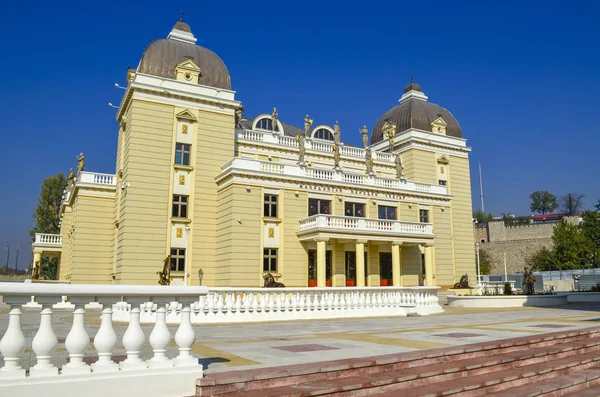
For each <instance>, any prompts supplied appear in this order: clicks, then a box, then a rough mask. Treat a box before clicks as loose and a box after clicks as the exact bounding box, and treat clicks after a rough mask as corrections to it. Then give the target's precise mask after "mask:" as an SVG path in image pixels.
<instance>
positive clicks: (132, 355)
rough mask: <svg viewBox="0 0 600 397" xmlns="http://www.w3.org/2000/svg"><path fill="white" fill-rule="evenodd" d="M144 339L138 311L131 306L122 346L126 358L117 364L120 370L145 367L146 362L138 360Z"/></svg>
mask: <svg viewBox="0 0 600 397" xmlns="http://www.w3.org/2000/svg"><path fill="white" fill-rule="evenodd" d="M144 339H146V336H145V335H144V331H142V327H141V326H140V309H138V308H137V307H136V308H133V306H132V309H131V312H130V317H129V326H128V327H127V331H125V335H123V346H124V347H125V350H126V352H127V358H126V359H125V360H124V361H122V362H121V363H120V364H119V367H120V368H121V369H123V370H130V369H144V368H146V367H147V365H146V362H144V361H143V360H142V359H140V348H141V347H142V344H143V343H144Z"/></svg>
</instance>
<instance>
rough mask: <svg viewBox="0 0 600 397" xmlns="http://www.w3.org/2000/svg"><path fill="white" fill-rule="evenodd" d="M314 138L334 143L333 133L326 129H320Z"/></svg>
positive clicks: (314, 134)
mask: <svg viewBox="0 0 600 397" xmlns="http://www.w3.org/2000/svg"><path fill="white" fill-rule="evenodd" d="M312 137H313V138H315V139H323V140H326V141H333V132H331V131H329V130H328V129H325V128H319V129H317V130H315V132H314V133H313V136H312Z"/></svg>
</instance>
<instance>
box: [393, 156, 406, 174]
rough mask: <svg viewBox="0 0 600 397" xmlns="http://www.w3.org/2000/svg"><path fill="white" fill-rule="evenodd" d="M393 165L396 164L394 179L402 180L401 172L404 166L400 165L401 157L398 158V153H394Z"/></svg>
mask: <svg viewBox="0 0 600 397" xmlns="http://www.w3.org/2000/svg"><path fill="white" fill-rule="evenodd" d="M394 163H395V164H396V177H397V178H398V179H402V178H403V177H404V176H403V171H404V164H403V163H402V156H400V153H396V158H395V159H394Z"/></svg>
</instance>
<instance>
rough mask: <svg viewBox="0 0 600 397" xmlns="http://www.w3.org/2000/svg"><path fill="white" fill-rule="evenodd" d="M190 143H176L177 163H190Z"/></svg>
mask: <svg viewBox="0 0 600 397" xmlns="http://www.w3.org/2000/svg"><path fill="white" fill-rule="evenodd" d="M190 148H191V146H190V145H186V144H185V143H176V144H175V164H177V165H190V150H191V149H190Z"/></svg>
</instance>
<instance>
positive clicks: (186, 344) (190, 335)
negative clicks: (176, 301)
mask: <svg viewBox="0 0 600 397" xmlns="http://www.w3.org/2000/svg"><path fill="white" fill-rule="evenodd" d="M169 338H170V335H169ZM195 340H196V333H195V332H194V328H192V322H191V321H190V308H189V306H187V305H186V306H185V307H184V308H183V309H181V323H180V324H179V328H177V332H175V343H177V347H178V348H179V355H178V356H177V357H175V359H174V360H173V363H174V364H175V365H176V366H178V367H179V366H198V365H199V364H198V359H197V358H194V356H192V353H191V351H192V345H193V344H194V341H195Z"/></svg>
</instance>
